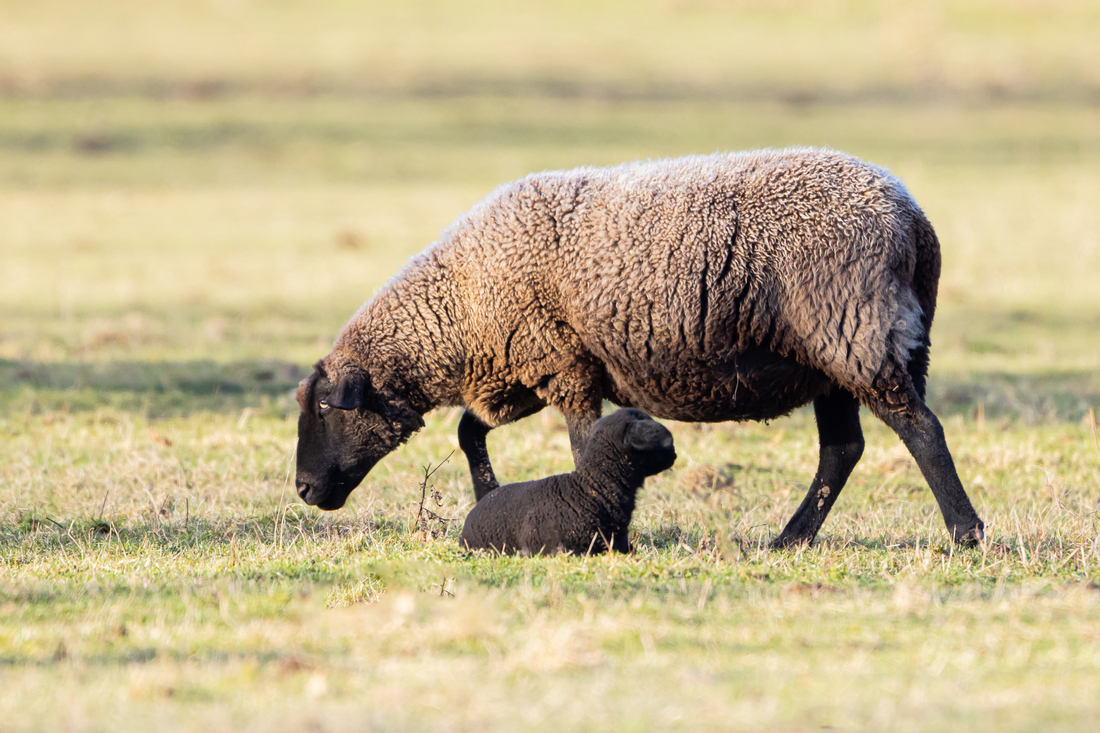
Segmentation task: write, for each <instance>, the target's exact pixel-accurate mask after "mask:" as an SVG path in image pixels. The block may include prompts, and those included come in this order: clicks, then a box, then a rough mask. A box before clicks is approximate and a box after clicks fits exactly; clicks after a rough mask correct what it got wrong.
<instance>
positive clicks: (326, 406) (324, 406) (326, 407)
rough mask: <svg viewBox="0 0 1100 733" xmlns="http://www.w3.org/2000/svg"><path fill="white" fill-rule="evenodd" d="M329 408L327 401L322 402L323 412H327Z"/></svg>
mask: <svg viewBox="0 0 1100 733" xmlns="http://www.w3.org/2000/svg"><path fill="white" fill-rule="evenodd" d="M328 408H329V404H328V402H326V401H325V400H321V410H322V411H324V410H327V409H328Z"/></svg>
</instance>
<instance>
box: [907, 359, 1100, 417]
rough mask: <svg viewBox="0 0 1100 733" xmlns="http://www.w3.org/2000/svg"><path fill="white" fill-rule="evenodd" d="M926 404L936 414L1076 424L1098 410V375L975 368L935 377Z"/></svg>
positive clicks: (1091, 373)
mask: <svg viewBox="0 0 1100 733" xmlns="http://www.w3.org/2000/svg"><path fill="white" fill-rule="evenodd" d="M928 402H929V404H930V405H931V407H932V409H933V410H935V411H936V413H937V414H939V415H940V417H941V418H942V417H946V416H948V415H963V416H964V417H974V416H975V415H976V413H977V411H978V409H979V406H980V407H981V410H982V411H983V412H984V415H985V417H987V418H996V419H1002V418H1003V419H1009V420H1018V421H1022V422H1024V423H1029V424H1035V423H1059V422H1077V421H1080V420H1081V418H1082V417H1084V416H1085V415H1087V414H1088V412H1089V409H1090V408H1092V409H1094V410H1096V409H1100V374H1098V373H1096V372H1093V371H1088V370H1067V371H1059V372H1048V373H1046V374H1011V373H1005V372H977V373H972V374H967V375H948V376H943V375H936V376H935V377H933V378H932V379H930V380H929V382H928Z"/></svg>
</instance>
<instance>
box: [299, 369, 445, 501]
mask: <svg viewBox="0 0 1100 733" xmlns="http://www.w3.org/2000/svg"><path fill="white" fill-rule="evenodd" d="M298 404H299V406H300V407H301V410H302V411H301V414H300V415H299V416H298V467H297V475H296V476H295V481H294V483H295V486H297V488H298V495H299V496H301V497H302V499H303V500H304V501H305V502H306V503H307V504H311V505H313V506H317V507H320V508H321V509H325V510H327V511H332V510H334V509H339V508H340V507H342V506H344V502H346V501H347V499H348V495H349V494H351V492H352V490H354V489H355V487H356V486H358V485H359V483H360V482H361V481H362V480H363V478H364V477H365V476H366V475H367V473H369V472H370V470H371V469H372V468H374V464H376V463H378V461H380V460H381V459H382V458H383V457H385V456H386V455H387V454H389V453H390V452H391V451H393V450H394V449H395V448H397V447H398V446H399V445H401V444H402V443H404V442H405V441H406V440H408V439H409V436H411V435H412V434H413V433H415V432H416V431H417V430H419V429H420V428H422V427H423V426H424V420H423V419H422V418H421V417H420V414H419V413H417V412H416V411H415V410H413V409H411V408H410V407H408V406H407V405H405V404H404V402H402V401H400V400H399V399H396V398H392V397H389V398H387V397H386V396H384V395H382V394H380V393H379V392H377V391H376V390H373V389H371V388H370V385H369V384H368V383H367V379H366V376H365V375H363V374H355V375H350V376H347V377H343V378H341V379H340V380H339V381H338V382H337V383H335V384H334V383H333V382H332V381H331V380H330V379H329V378H328V377H327V376H326V375H325V374H324V372H323V371H322V370H321V368H320V366H318V370H317V371H315V372H314V373H313V374H312V375H311V376H310V377H309V378H308V379H306V380H304V381H303V382H302V383H301V384H300V385H298Z"/></svg>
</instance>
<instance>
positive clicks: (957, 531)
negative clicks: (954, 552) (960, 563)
mask: <svg viewBox="0 0 1100 733" xmlns="http://www.w3.org/2000/svg"><path fill="white" fill-rule="evenodd" d="M984 529H985V522H983V521H982V520H980V519H979V520H978V523H977V524H973V525H970V526H969V527H968V526H966V525H965V524H956V525H955V526H954V527H951V536H952V537H954V538H955V544H957V545H959V546H960V547H977V546H978V545H979V544H980V543H981V541H982V540H984V539H985V532H984V531H983V530H984Z"/></svg>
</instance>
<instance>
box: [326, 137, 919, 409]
mask: <svg viewBox="0 0 1100 733" xmlns="http://www.w3.org/2000/svg"><path fill="white" fill-rule="evenodd" d="M939 267H940V259H939V244H938V241H937V239H936V236H935V234H934V232H933V230H932V227H931V225H930V224H929V223H928V221H927V219H926V218H925V217H924V214H923V213H922V212H921V210H920V209H919V207H918V206H917V205H916V203H915V202H914V201H913V199H912V197H911V196H910V195H909V193H908V192H907V191H906V189H905V187H904V186H903V185H902V184H901V183H900V182H899V181H898V180H897V179H895V178H894V177H892V176H891V175H889V174H888V173H887V172H886V171H884V170H882V169H880V168H878V167H876V166H873V165H869V164H867V163H864V162H862V161H860V160H858V159H856V158H854V157H851V156H848V155H844V154H841V153H837V152H834V151H829V150H814V149H791V150H778V151H771V150H768V151H758V152H749V153H733V154H717V155H709V156H697V157H687V158H679V159H673V160H657V161H648V162H638V163H630V164H625V165H620V166H614V167H609V168H578V169H576V170H571V171H551V172H544V173H538V174H533V175H530V176H527V177H526V178H523V179H520V180H518V181H515V182H513V183H510V184H506V185H504V186H501V187H500V188H498V189H497V190H496V191H494V192H493V193H492V194H491V195H490V196H488V197H487V198H486V199H485V200H484V201H482V202H481V203H479V204H478V205H476V206H475V207H474V208H473V209H471V210H470V211H469V212H468V213H467V214H465V215H464V216H462V217H460V218H459V219H458V220H457V221H456V222H455V223H454V224H453V225H452V226H451V227H450V228H448V229H447V230H446V231H445V232H444V233H443V235H442V237H441V239H440V240H439V241H438V242H436V243H435V244H434V245H432V246H431V247H429V248H428V249H427V250H425V251H424V252H422V253H421V254H419V255H417V256H415V257H414V258H413V259H412V260H411V262H410V264H409V265H408V266H407V267H406V268H405V269H403V270H402V271H401V272H399V273H398V274H397V275H396V276H395V277H394V278H392V279H391V280H390V281H389V282H388V283H387V285H386V286H385V287H384V288H383V289H382V290H381V291H380V292H379V293H378V294H377V295H376V296H375V297H374V298H372V299H371V300H370V301H369V302H368V303H366V304H365V305H364V306H363V308H362V309H360V311H359V312H358V313H357V314H356V315H355V316H354V317H353V318H352V320H351V321H350V322H349V323H348V325H347V326H346V327H345V328H344V330H343V332H342V333H341V335H340V337H339V338H338V340H337V343H336V345H335V348H334V351H333V353H332V354H331V355H330V356H329V357H327V358H326V359H325V364H324V369H325V371H326V372H327V373H328V374H329V375H330V376H331V375H340V374H341V373H343V371H344V370H346V369H347V368H350V367H356V368H360V369H364V370H365V371H366V372H367V373H368V374H369V375H370V380H371V383H372V384H374V385H384V386H385V389H386V391H391V392H393V393H399V394H402V395H403V396H404V398H405V399H407V400H408V401H409V403H410V404H411V405H412V406H413V407H415V408H416V409H417V410H419V411H421V412H426V411H427V410H429V409H431V408H433V407H437V406H440V405H465V406H466V407H467V409H469V410H470V411H471V412H473V413H474V414H476V415H477V416H478V417H479V418H480V419H481V420H482V421H483V422H484V423H485V424H486V425H488V426H496V425H501V424H503V423H506V422H510V421H511V420H514V419H517V418H518V417H522V416H523V415H525V414H529V413H530V412H532V411H535V410H537V409H539V408H541V407H542V406H544V405H547V404H550V405H553V406H555V407H557V408H559V409H560V410H562V411H563V412H565V413H567V414H595V415H598V414H599V405H600V402H601V401H602V400H603V399H605V398H606V399H609V400H611V401H613V402H615V403H618V404H621V405H629V406H633V407H637V408H640V409H643V410H645V411H647V412H649V413H651V414H653V415H655V416H657V417H664V418H671V419H678V420H691V421H722V420H731V419H737V420H740V419H763V418H770V417H775V416H778V415H781V414H784V413H786V412H789V411H790V410H791V409H793V408H795V407H798V406H799V405H802V404H805V403H806V402H808V401H810V400H812V399H813V398H814V397H815V396H817V395H819V394H822V393H824V392H825V391H826V390H827V389H828V387H829V384H830V383H831V382H834V381H835V382H836V383H838V384H839V385H840V386H842V387H844V388H845V389H847V390H849V391H851V392H852V393H853V394H855V395H856V396H857V397H858V396H860V395H863V394H867V393H870V392H871V391H872V390H877V391H878V392H879V393H882V391H883V390H884V389H885V390H887V391H888V390H889V389H890V386H891V385H893V384H897V385H900V386H902V387H904V386H905V384H906V381H905V380H908V379H909V371H908V370H907V364H908V363H909V362H910V360H911V359H913V358H919V356H917V357H915V356H914V352H915V350H919V348H920V347H922V345H926V344H927V332H928V328H929V326H930V323H931V319H932V315H933V311H934V308H935V299H936V283H937V281H938V279H939ZM918 391H919V392H920V391H923V385H919V387H918ZM897 394H898V395H899V399H905V395H906V394H908V392H907V390H905V389H899V390H897Z"/></svg>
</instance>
